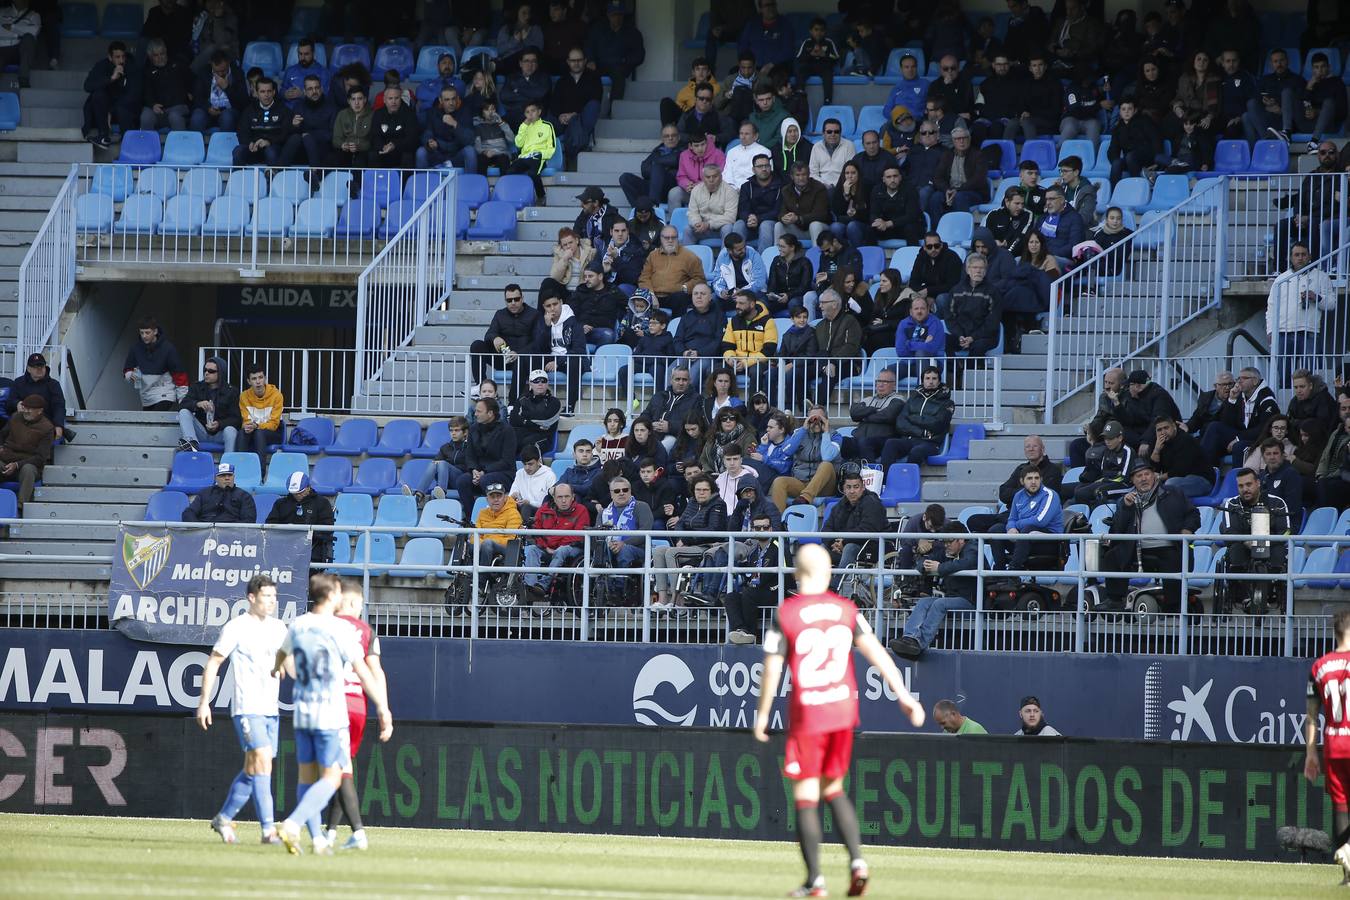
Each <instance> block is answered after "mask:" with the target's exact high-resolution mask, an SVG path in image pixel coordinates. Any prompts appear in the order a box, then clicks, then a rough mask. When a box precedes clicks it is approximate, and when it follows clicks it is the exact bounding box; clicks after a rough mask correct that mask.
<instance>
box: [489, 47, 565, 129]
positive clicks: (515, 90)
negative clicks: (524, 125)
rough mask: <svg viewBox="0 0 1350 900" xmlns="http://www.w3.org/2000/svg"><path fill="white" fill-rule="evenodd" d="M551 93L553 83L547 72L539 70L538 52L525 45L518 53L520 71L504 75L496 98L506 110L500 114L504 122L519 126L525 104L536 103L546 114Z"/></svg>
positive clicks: (523, 117)
mask: <svg viewBox="0 0 1350 900" xmlns="http://www.w3.org/2000/svg"><path fill="white" fill-rule="evenodd" d="M552 93H553V83H552V81H551V80H550V79H549V77H548V73H547V72H543V71H540V68H539V53H538V51H536V50H535V49H534V48H532V47H526V48H525V50H524V51H522V52H521V54H520V71H519V72H516V73H515V74H512V75H508V76H506V83H505V84H503V85H502V89H501V91H499V92H498V94H497V99H498V100H500V101H501V104H502V106H503V108H505V110H506V112H505V114H504V115H503V116H502V118H503V119H505V120H506V124H508V125H510V126H511V127H512V128H519V127H520V123H521V122H523V121H525V105H526V104H527V103H531V102H533V103H538V104H539V109H540V111H541V112H542V113H543V114H544V115H548V112H549V109H548V101H549V96H550V95H551V94H552Z"/></svg>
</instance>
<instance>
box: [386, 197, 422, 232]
mask: <svg viewBox="0 0 1350 900" xmlns="http://www.w3.org/2000/svg"><path fill="white" fill-rule="evenodd" d="M415 212H417V204H416V203H413V202H412V201H411V200H396V201H394V202H393V203H390V204H389V208H388V209H386V210H385V211H384V221H383V222H381V223H380V228H379V231H378V232H377V236H378V237H380V238H382V239H384V240H386V241H387V240H389V239H390V238H392V237H393V236H394V235H396V234H398V233H399V232H400V231H402V230H403V226H404V225H407V224H408V220H409V219H411V218H412V215H413V213H415Z"/></svg>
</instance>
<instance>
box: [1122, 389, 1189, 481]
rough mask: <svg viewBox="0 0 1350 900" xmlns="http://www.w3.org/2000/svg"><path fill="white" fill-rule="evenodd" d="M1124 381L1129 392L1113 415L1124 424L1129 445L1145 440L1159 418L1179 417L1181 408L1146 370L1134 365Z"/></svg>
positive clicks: (1135, 444)
mask: <svg viewBox="0 0 1350 900" xmlns="http://www.w3.org/2000/svg"><path fill="white" fill-rule="evenodd" d="M1125 384H1126V389H1127V390H1128V391H1129V394H1128V395H1127V396H1125V397H1123V398H1122V399H1121V401H1120V405H1119V406H1118V407H1117V408H1116V414H1115V418H1116V420H1117V421H1118V422H1120V424H1121V425H1122V426H1123V427H1124V429H1125V439H1126V440H1128V441H1129V442H1130V444H1131V445H1132V446H1138V445H1139V444H1140V442H1144V443H1147V442H1148V440H1149V436H1150V433H1151V432H1152V431H1153V430H1154V426H1155V424H1156V423H1157V421H1158V420H1159V419H1161V418H1167V419H1170V420H1171V421H1173V422H1175V421H1176V420H1177V419H1179V418H1181V411H1180V410H1178V409H1177V404H1176V401H1175V400H1173V399H1172V395H1171V394H1169V393H1167V390H1166V389H1165V388H1164V387H1163V386H1162V385H1160V384H1158V383H1157V382H1155V381H1152V380H1151V379H1150V378H1149V376H1148V372H1146V371H1144V370H1143V369H1135V370H1134V371H1133V372H1131V373H1130V374H1129V375H1128V376H1127V377H1126V379H1125ZM1155 462H1156V460H1155ZM1159 471H1162V470H1159Z"/></svg>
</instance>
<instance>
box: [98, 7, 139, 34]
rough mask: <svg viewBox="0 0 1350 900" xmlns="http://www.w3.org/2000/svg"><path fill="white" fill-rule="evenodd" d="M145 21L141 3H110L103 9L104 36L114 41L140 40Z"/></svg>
mask: <svg viewBox="0 0 1350 900" xmlns="http://www.w3.org/2000/svg"><path fill="white" fill-rule="evenodd" d="M144 19H145V14H144V13H143V12H142V8H141V4H139V3H109V4H108V5H107V6H105V7H103V36H104V37H105V38H114V39H130V38H138V37H140V36H141V25H142V23H143V20H144Z"/></svg>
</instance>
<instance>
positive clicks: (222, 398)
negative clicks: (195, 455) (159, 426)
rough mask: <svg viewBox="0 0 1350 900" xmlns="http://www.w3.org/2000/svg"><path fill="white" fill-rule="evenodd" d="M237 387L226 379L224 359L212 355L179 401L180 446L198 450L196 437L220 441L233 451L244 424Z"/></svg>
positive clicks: (183, 448)
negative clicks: (199, 378)
mask: <svg viewBox="0 0 1350 900" xmlns="http://www.w3.org/2000/svg"><path fill="white" fill-rule="evenodd" d="M243 424H244V422H243V419H242V418H241V417H240V413H239V388H237V387H234V386H233V385H231V384H228V383H226V381H225V360H224V359H222V358H220V357H219V356H212V357H209V358H208V359H207V360H206V364H205V365H204V366H202V380H201V381H199V382H197V383H196V384H194V385H192V386H191V387H189V388H188V391H187V394H185V395H184V396H183V399H182V400H181V401H180V402H179V404H178V429H179V431H181V432H182V434H183V436H182V437H181V438H180V439H179V440H178V449H179V450H193V451H195V450H198V449H200V448H199V447H198V446H197V444H198V442H199V441H221V442H222V443H224V445H225V452H226V453H233V452H234V447H235V442H236V441H238V439H239V429H240V428H242V427H243Z"/></svg>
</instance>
